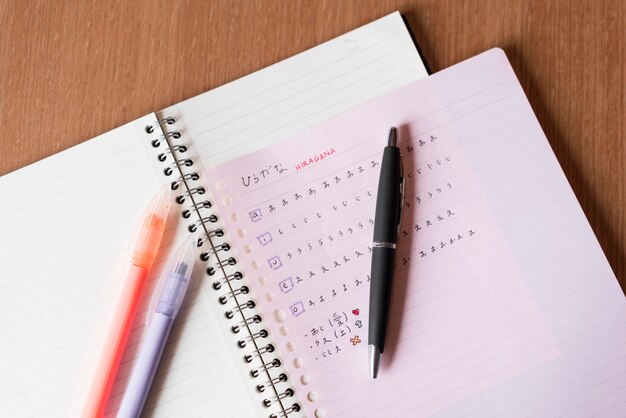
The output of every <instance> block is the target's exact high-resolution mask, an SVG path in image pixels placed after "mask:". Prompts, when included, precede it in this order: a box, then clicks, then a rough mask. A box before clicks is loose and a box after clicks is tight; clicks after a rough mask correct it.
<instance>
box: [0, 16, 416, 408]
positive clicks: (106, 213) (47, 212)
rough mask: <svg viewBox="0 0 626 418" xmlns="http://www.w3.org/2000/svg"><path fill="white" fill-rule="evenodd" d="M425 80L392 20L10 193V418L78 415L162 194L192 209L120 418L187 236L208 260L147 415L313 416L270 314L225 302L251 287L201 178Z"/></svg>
mask: <svg viewBox="0 0 626 418" xmlns="http://www.w3.org/2000/svg"><path fill="white" fill-rule="evenodd" d="M425 76H426V69H425V66H424V64H423V63H422V61H421V59H420V57H419V54H418V52H417V51H416V48H415V45H414V44H413V42H412V40H411V37H410V35H409V32H408V30H407V28H406V26H405V25H404V22H403V20H402V18H401V16H400V15H399V14H398V13H394V14H392V15H389V16H386V17H384V18H382V19H380V20H377V21H375V22H373V23H371V24H368V25H366V26H364V27H362V28H359V29H357V30H355V31H353V32H350V33H348V34H346V35H344V36H341V37H339V38H337V39H335V40H332V41H330V42H327V43H325V44H322V45H320V46H318V47H315V48H313V49H311V50H309V51H306V52H303V53H302V54H299V55H297V56H295V57H293V58H290V59H288V60H286V61H283V62H281V63H278V64H275V65H273V66H271V67H268V68H267V69H264V70H261V71H259V72H257V73H254V74H252V75H250V76H248V77H245V78H243V79H240V80H237V81H235V82H233V83H230V84H228V85H225V86H223V87H220V88H217V89H215V90H213V91H211V92H208V93H205V94H203V95H200V96H198V97H195V98H193V99H190V100H187V101H185V102H182V103H179V104H177V105H175V106H173V107H171V108H168V109H165V110H163V111H161V112H157V113H156V114H152V115H148V116H146V117H143V118H140V119H138V120H136V121H134V122H131V123H129V124H127V125H124V126H122V127H120V128H117V129H115V130H113V131H111V132H108V133H106V134H104V135H102V136H99V137H97V138H94V139H92V140H90V141H87V142H85V143H83V144H81V145H78V146H76V147H74V148H71V149H68V150H66V151H64V152H62V153H59V154H57V155H55V156H53V157H50V158H47V159H45V160H43V161H40V162H38V163H36V164H33V165H31V166H29V167H26V168H24V169H21V170H19V171H16V172H14V173H11V174H8V175H6V176H3V177H2V178H0V196H2V198H1V199H2V203H1V206H0V215H1V216H0V237H2V239H1V241H0V272H1V273H0V289H1V292H0V318H1V319H0V333H1V335H2V338H1V339H0V416H11V417H19V416H77V415H78V414H79V411H80V409H81V407H82V402H83V399H84V395H85V393H86V390H87V387H88V383H89V381H90V378H91V373H92V372H93V369H94V367H95V363H96V361H97V359H98V357H99V353H100V348H101V345H102V344H103V341H104V338H105V335H106V329H107V326H108V323H109V321H110V319H111V317H112V312H113V310H114V309H115V305H116V301H117V296H118V295H119V293H120V290H121V286H122V281H123V279H124V277H125V276H126V268H127V265H128V260H127V257H129V255H130V252H131V246H132V241H133V236H134V235H133V229H134V228H135V227H136V224H137V222H138V219H139V218H140V217H141V215H142V212H143V210H144V209H145V206H146V204H147V203H148V201H149V200H150V198H151V196H152V195H153V194H154V193H155V191H156V190H158V188H159V187H160V184H163V183H166V184H172V187H173V188H175V190H176V191H175V196H179V197H178V199H179V201H181V202H182V203H180V205H175V206H176V210H172V211H171V213H170V219H169V226H170V227H169V229H168V230H167V231H166V235H165V238H164V244H163V245H162V248H161V250H160V253H159V259H158V260H157V264H156V266H155V268H154V271H153V272H152V273H151V281H150V283H149V285H148V289H147V293H146V295H145V297H144V299H143V307H144V308H143V309H142V310H141V312H142V313H141V314H140V315H139V317H138V318H137V321H136V323H135V329H134V331H133V333H132V334H131V336H130V340H129V344H128V347H127V351H126V354H125V359H124V362H123V364H122V366H121V368H120V373H119V376H118V381H117V382H116V386H115V387H114V389H113V395H112V398H111V400H110V402H109V408H108V412H109V415H110V416H114V415H115V411H116V409H117V407H118V405H119V403H120V402H121V395H122V393H123V391H124V388H125V385H126V382H127V380H128V377H129V373H130V371H131V370H132V365H133V358H134V356H135V355H136V354H137V353H138V349H139V345H140V342H141V339H142V338H143V330H144V329H143V322H144V314H145V309H146V308H147V304H148V301H149V298H150V293H151V292H152V289H153V287H154V284H155V280H154V279H155V278H156V277H158V275H159V273H160V270H161V269H162V268H163V261H164V260H165V259H166V258H167V257H168V256H169V255H170V253H171V251H172V250H173V248H175V247H177V244H178V243H179V242H180V240H181V239H183V238H184V237H185V236H187V235H189V234H190V233H194V234H196V235H197V237H198V239H199V241H200V242H199V243H200V244H201V246H200V248H199V256H200V255H201V257H202V258H203V259H206V258H208V260H206V261H203V262H202V263H200V262H198V263H196V266H197V268H196V271H194V276H193V278H192V288H191V289H190V291H189V293H188V295H187V297H186V300H185V304H184V306H183V309H182V311H181V313H180V315H179V317H178V318H177V322H176V325H175V326H174V329H173V330H172V334H171V335H170V339H169V343H168V346H167V348H166V351H165V353H164V358H163V360H162V362H161V366H160V368H159V371H158V372H157V377H156V379H155V382H154V384H153V386H152V392H151V395H150V397H149V399H148V402H147V405H146V408H145V410H144V415H145V416H147V417H152V416H184V417H189V416H215V417H225V416H241V417H249V416H254V415H258V416H264V417H266V416H268V415H270V414H275V415H276V416H283V415H286V414H287V413H288V412H293V415H290V416H298V415H302V412H298V409H300V408H299V406H298V405H300V404H301V403H302V402H303V400H302V399H301V398H302V397H301V396H299V394H297V393H294V392H293V389H292V388H293V384H292V382H291V380H288V381H286V382H284V381H283V380H284V377H283V376H287V374H286V373H287V372H286V370H285V368H284V366H283V365H281V363H280V361H279V360H277V359H279V358H280V356H279V353H278V352H277V351H276V350H273V347H274V346H273V345H272V344H273V343H272V341H273V338H274V336H273V335H270V336H269V337H263V336H262V334H258V332H259V330H260V329H261V328H262V327H263V326H264V323H265V318H264V317H263V316H261V311H260V310H258V309H257V308H255V307H253V305H252V303H248V301H249V300H250V298H249V296H248V295H245V294H243V293H244V292H243V291H240V293H241V294H239V295H237V296H236V297H232V298H228V300H227V301H226V303H225V304H223V305H222V304H221V303H220V302H219V301H218V298H219V297H220V296H227V297H228V296H229V294H230V293H229V290H234V289H235V288H239V286H236V287H235V286H234V285H232V287H231V285H230V284H229V282H228V281H227V279H232V280H234V281H236V282H237V283H238V284H241V283H245V282H246V281H247V277H243V278H241V279H240V277H239V274H236V272H237V271H238V269H237V267H238V266H237V265H230V264H232V263H234V261H231V258H230V255H229V254H230V253H229V252H228V251H226V247H225V246H224V245H223V244H222V242H223V239H222V238H223V237H222V234H223V224H222V223H221V220H218V221H217V222H214V221H215V219H214V218H213V217H211V216H210V215H211V214H212V210H211V209H210V208H208V206H209V203H205V202H207V200H208V199H207V193H204V191H205V189H202V187H205V186H202V184H203V182H205V179H200V180H198V176H199V174H201V173H202V172H203V170H204V169H205V168H211V167H212V166H213V165H215V164H216V163H218V162H223V161H227V160H229V159H231V158H234V157H237V156H239V155H242V154H245V153H247V152H250V151H254V150H256V149H260V148H262V147H264V146H267V145H269V144H272V143H274V142H276V141H278V140H280V139H282V138H285V137H286V136H288V135H290V134H293V133H295V132H299V131H302V130H305V129H307V128H309V127H311V126H312V125H314V124H316V123H319V122H320V121H323V120H325V119H327V118H329V117H331V116H334V115H337V114H340V113H342V112H345V111H346V110H348V109H350V108H353V107H354V106H356V105H359V104H361V103H364V102H365V101H367V100H369V99H371V98H374V97H378V96H380V95H381V94H384V93H387V92H389V91H391V90H393V89H395V88H398V87H400V86H403V85H406V84H408V83H410V82H412V81H415V80H417V79H419V78H422V77H425ZM179 166H180V168H179ZM181 177H182V181H181ZM206 190H208V189H206ZM181 213H182V215H183V216H181ZM190 231H192V232H190ZM207 270H209V273H210V277H207ZM214 282H219V283H220V285H215V287H220V289H214V286H213V283H214ZM226 312H228V313H229V315H228V316H229V317H228V318H227V317H225V313H226ZM257 321H261V323H257ZM232 327H235V328H234V329H233V328H232ZM244 356H245V358H244ZM264 365H265V366H264Z"/></svg>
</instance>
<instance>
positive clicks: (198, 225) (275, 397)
mask: <svg viewBox="0 0 626 418" xmlns="http://www.w3.org/2000/svg"><path fill="white" fill-rule="evenodd" d="M175 123H176V119H175V118H174V117H171V116H168V117H165V118H163V119H158V120H157V121H156V123H154V124H152V125H148V126H146V127H145V131H146V132H147V133H148V134H152V133H154V132H157V131H160V132H161V135H159V136H158V137H156V138H154V139H153V140H152V141H151V145H152V146H153V147H154V148H160V147H161V145H162V144H163V145H164V146H165V148H166V149H165V150H163V151H162V152H160V153H159V154H158V155H157V160H158V161H160V162H163V163H166V164H167V166H166V167H165V169H164V170H163V173H164V174H165V175H166V176H171V175H173V174H175V173H176V174H177V175H178V178H177V179H175V180H173V181H172V182H171V183H170V185H171V189H172V190H178V189H179V188H180V187H181V186H183V188H182V189H181V192H180V193H179V194H178V195H177V196H176V202H177V203H178V204H180V205H183V204H187V205H188V206H187V208H185V209H184V210H183V211H182V212H181V215H182V217H183V218H184V219H189V218H190V217H191V216H192V215H193V214H195V215H196V221H194V222H192V223H190V224H189V225H188V227H187V229H188V230H189V232H199V233H200V235H199V237H198V240H197V245H198V247H202V246H203V245H204V244H207V243H208V244H209V249H208V250H206V251H203V252H202V253H201V254H200V259H201V260H202V261H204V262H207V261H208V260H209V259H211V258H213V259H214V262H212V263H211V264H209V265H208V266H207V267H206V274H207V275H208V276H214V275H216V274H218V273H219V274H220V276H221V277H219V278H217V279H216V280H214V281H213V289H215V290H216V291H221V290H223V291H224V292H225V294H223V295H221V296H219V298H218V301H219V303H220V304H222V305H226V304H228V303H231V302H232V303H234V307H232V308H230V309H228V310H227V311H226V312H225V316H226V318H227V319H233V320H234V319H235V318H238V319H239V321H238V322H237V323H236V324H235V325H232V327H231V331H232V332H233V333H234V334H238V333H239V332H241V331H242V330H245V331H246V332H247V335H245V336H243V337H242V338H241V339H240V340H238V341H237V347H239V348H241V349H245V348H247V347H251V348H252V349H253V351H251V352H250V353H248V354H245V355H244V356H243V361H244V362H245V363H248V364H249V363H252V362H253V361H254V360H255V359H257V358H258V359H259V360H260V362H261V365H260V366H258V367H256V368H254V369H252V370H251V371H250V376H252V377H253V378H259V377H261V376H264V377H265V378H266V379H267V381H266V382H264V383H261V384H258V385H257V386H256V388H257V390H258V391H259V392H265V391H266V390H267V389H271V393H272V396H269V397H267V398H265V399H263V402H262V403H263V405H264V406H265V407H266V408H269V407H271V406H272V405H277V407H279V408H280V412H278V413H273V414H270V415H269V418H278V417H287V416H288V415H289V414H291V413H295V412H299V411H301V406H300V404H298V403H293V404H292V405H291V406H289V407H286V406H285V405H284V403H283V402H284V400H286V399H287V398H290V397H293V396H294V395H295V391H294V390H293V389H292V388H287V389H285V390H284V391H282V392H280V391H279V390H278V388H277V387H276V385H278V384H279V383H284V382H286V381H287V380H288V376H287V375H286V374H285V373H281V374H280V375H278V376H277V377H272V376H271V374H270V370H271V369H274V368H277V367H279V366H280V365H281V362H280V360H279V359H278V358H273V359H270V360H269V361H268V360H267V359H266V358H265V357H267V356H268V355H269V356H270V357H271V353H273V352H274V351H275V347H274V345H272V344H270V343H267V344H265V345H263V343H261V340H263V339H264V338H267V337H268V335H269V333H268V331H267V330H266V329H261V330H260V331H258V332H253V330H252V329H251V326H252V325H253V324H259V323H261V322H262V321H263V318H262V317H261V316H260V315H258V314H251V315H250V314H249V312H250V311H251V310H253V309H254V308H255V307H256V303H255V302H254V301H253V300H250V299H248V300H243V301H242V300H240V298H243V299H245V298H246V295H247V294H248V293H249V290H250V289H249V288H248V286H245V285H240V284H239V282H240V281H241V280H242V279H243V274H242V273H241V272H239V271H236V272H234V273H231V274H227V273H226V271H225V267H226V266H234V265H236V264H237V260H236V259H235V258H234V257H232V256H228V254H227V253H228V252H229V251H230V250H231V246H230V244H228V243H226V242H222V243H218V242H216V240H218V239H220V238H222V237H224V231H223V230H222V229H219V228H214V229H212V228H211V225H212V224H214V223H216V222H217V221H218V218H217V216H216V215H215V214H212V213H207V212H206V210H207V209H210V208H211V207H212V204H211V202H210V201H209V200H207V199H204V198H203V197H202V195H204V194H205V192H206V190H205V188H204V187H202V186H196V185H194V184H193V183H194V182H196V181H198V180H199V179H200V175H199V174H198V173H197V172H195V171H194V172H184V171H183V170H184V169H185V168H188V167H192V166H193V164H194V162H193V160H192V159H190V158H186V156H185V153H186V152H187V151H188V147H187V146H186V145H184V144H173V143H172V142H173V140H176V139H179V138H181V137H182V134H181V132H180V131H177V130H175V131H168V130H167V127H168V126H171V125H174V124H175ZM168 159H169V160H170V161H172V159H173V162H171V163H169V164H168V163H167V161H168ZM203 199H204V200H203Z"/></svg>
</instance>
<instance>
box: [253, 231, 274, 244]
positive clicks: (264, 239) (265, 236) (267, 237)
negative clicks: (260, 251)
mask: <svg viewBox="0 0 626 418" xmlns="http://www.w3.org/2000/svg"><path fill="white" fill-rule="evenodd" d="M256 239H257V240H259V244H261V245H262V246H266V245H267V244H269V243H270V242H272V234H270V233H269V232H264V233H262V234H261V235H259V236H258V237H256Z"/></svg>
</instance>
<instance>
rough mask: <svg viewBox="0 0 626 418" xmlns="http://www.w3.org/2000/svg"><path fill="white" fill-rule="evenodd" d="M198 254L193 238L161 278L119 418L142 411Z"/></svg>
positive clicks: (135, 414)
mask: <svg viewBox="0 0 626 418" xmlns="http://www.w3.org/2000/svg"><path fill="white" fill-rule="evenodd" d="M195 255H196V245H195V241H194V240H193V239H191V238H189V239H187V240H186V241H185V242H184V243H183V244H182V245H181V246H180V247H179V248H178V250H176V253H175V254H174V256H173V257H172V258H171V259H170V262H169V264H168V266H167V268H166V270H165V274H164V275H162V276H161V279H160V280H159V283H158V285H157V288H156V289H155V291H154V294H153V295H152V300H151V301H150V307H149V308H148V316H147V317H146V324H147V326H148V327H149V329H148V335H147V337H146V339H145V340H144V342H143V346H142V347H141V353H140V354H139V358H138V359H137V361H136V365H135V369H134V370H133V374H132V376H131V378H130V382H129V383H128V387H127V388H126V393H125V394H124V399H123V400H122V405H121V406H120V409H119V411H118V413H117V417H118V418H131V417H132V418H134V417H139V416H140V415H141V411H142V410H143V406H144V404H145V403H146V399H147V398H148V393H149V392H150V386H151V385H152V380H153V379H154V375H155V374H156V371H157V368H158V367H159V361H160V360H161V355H162V354H163V349H164V348H165V344H166V343H167V337H168V336H169V334H170V330H171V329H172V325H173V324H174V320H175V319H176V315H178V311H179V310H180V306H181V305H182V303H183V299H184V298H185V293H186V292H187V287H188V286H189V280H190V278H191V271H192V270H193V263H194V260H195V258H196V257H195Z"/></svg>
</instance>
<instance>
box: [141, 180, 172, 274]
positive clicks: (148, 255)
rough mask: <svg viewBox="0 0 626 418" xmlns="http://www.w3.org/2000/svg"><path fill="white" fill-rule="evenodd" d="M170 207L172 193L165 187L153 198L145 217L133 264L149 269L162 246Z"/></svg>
mask: <svg viewBox="0 0 626 418" xmlns="http://www.w3.org/2000/svg"><path fill="white" fill-rule="evenodd" d="M169 207H170V191H169V189H168V188H167V187H163V188H162V189H161V190H160V191H159V192H158V193H157V194H156V195H155V196H154V197H153V198H152V201H151V202H150V204H149V205H148V208H147V209H146V214H145V216H144V220H143V224H142V225H141V231H140V232H139V237H138V239H137V244H136V245H135V252H134V253H133V259H132V263H133V264H134V265H136V266H140V267H144V268H146V269H149V268H150V267H152V264H153V263H154V260H155V258H156V255H157V251H158V250H159V246H160V245H161V239H162V238H163V232H164V231H165V223H166V222H167V214H168V211H169Z"/></svg>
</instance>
